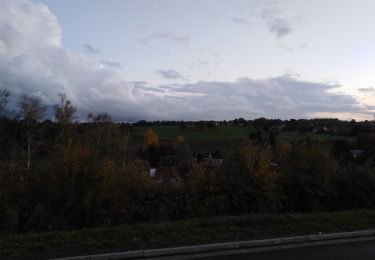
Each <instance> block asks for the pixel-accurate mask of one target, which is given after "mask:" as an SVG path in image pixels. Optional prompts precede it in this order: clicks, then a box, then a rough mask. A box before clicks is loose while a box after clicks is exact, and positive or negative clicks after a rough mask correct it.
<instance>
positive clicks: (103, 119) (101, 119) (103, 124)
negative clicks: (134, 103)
mask: <svg viewBox="0 0 375 260" xmlns="http://www.w3.org/2000/svg"><path fill="white" fill-rule="evenodd" d="M87 121H88V122H90V123H93V124H95V125H96V129H97V131H96V132H97V133H96V144H97V145H99V144H100V142H101V139H102V135H103V133H104V132H107V133H108V132H110V131H105V130H110V129H107V128H111V127H112V125H113V121H112V116H111V115H110V114H108V113H99V114H97V115H94V114H92V113H89V114H88V115H87Z"/></svg>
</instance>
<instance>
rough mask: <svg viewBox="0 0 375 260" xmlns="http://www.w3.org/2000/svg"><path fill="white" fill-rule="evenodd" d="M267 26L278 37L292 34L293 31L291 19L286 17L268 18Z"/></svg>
mask: <svg viewBox="0 0 375 260" xmlns="http://www.w3.org/2000/svg"><path fill="white" fill-rule="evenodd" d="M266 22H267V26H268V29H269V31H270V32H271V33H274V34H275V35H276V36H277V38H279V39H280V38H282V37H283V36H285V35H287V34H290V33H291V32H292V31H293V28H292V27H291V25H290V23H289V21H287V20H284V19H270V20H267V21H266Z"/></svg>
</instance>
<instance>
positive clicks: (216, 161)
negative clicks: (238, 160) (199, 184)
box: [208, 150, 224, 166]
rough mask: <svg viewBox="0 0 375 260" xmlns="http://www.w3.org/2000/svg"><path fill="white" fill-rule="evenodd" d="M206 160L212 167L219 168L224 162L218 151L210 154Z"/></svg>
mask: <svg viewBox="0 0 375 260" xmlns="http://www.w3.org/2000/svg"><path fill="white" fill-rule="evenodd" d="M208 160H209V161H211V162H212V164H213V165H214V166H220V165H222V164H223V162H224V159H223V156H221V153H220V152H219V151H218V150H215V151H213V152H212V153H210V155H209V157H208Z"/></svg>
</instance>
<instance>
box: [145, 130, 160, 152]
mask: <svg viewBox="0 0 375 260" xmlns="http://www.w3.org/2000/svg"><path fill="white" fill-rule="evenodd" d="M151 145H155V146H158V145H159V137H158V135H157V134H156V133H155V132H154V131H153V130H152V129H151V128H149V129H147V131H146V133H145V136H144V138H143V152H146V151H147V150H148V148H149V147H150V146H151Z"/></svg>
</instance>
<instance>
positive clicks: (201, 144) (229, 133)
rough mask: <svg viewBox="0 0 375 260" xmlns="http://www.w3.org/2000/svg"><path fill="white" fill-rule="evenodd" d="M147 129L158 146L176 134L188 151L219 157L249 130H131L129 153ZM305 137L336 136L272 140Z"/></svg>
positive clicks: (283, 134)
mask: <svg viewBox="0 0 375 260" xmlns="http://www.w3.org/2000/svg"><path fill="white" fill-rule="evenodd" d="M149 128H151V129H152V130H153V131H154V132H156V133H157V134H158V136H159V140H160V143H163V142H170V141H173V140H175V138H176V137H177V136H179V135H181V136H183V137H184V138H185V142H186V144H188V145H189V147H190V149H191V151H192V152H204V153H206V152H212V151H214V150H219V151H220V152H221V153H222V154H223V155H225V154H228V153H230V152H231V150H233V149H234V148H236V147H238V145H239V144H241V143H242V142H243V141H244V140H245V139H247V138H248V137H249V134H250V133H251V131H252V130H251V129H249V128H248V127H239V126H217V127H216V128H215V129H213V130H205V131H200V130H198V129H196V128H195V127H194V126H192V125H190V126H187V127H186V129H184V130H183V129H181V128H180V127H179V126H168V125H167V126H152V127H146V126H145V127H143V126H142V127H134V129H133V133H132V136H131V138H130V142H129V153H135V152H136V151H137V150H138V149H139V148H141V147H142V143H143V136H144V134H145V132H146V130H147V129H149ZM263 136H264V138H267V137H268V133H267V132H263ZM306 136H309V137H310V138H311V139H312V140H315V139H320V140H321V141H332V140H334V139H337V138H340V136H334V135H328V134H316V133H306V134H301V133H298V132H283V131H282V132H280V134H279V135H278V136H277V137H276V140H283V141H288V142H294V141H297V140H301V139H304V138H305V137H306Z"/></svg>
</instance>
